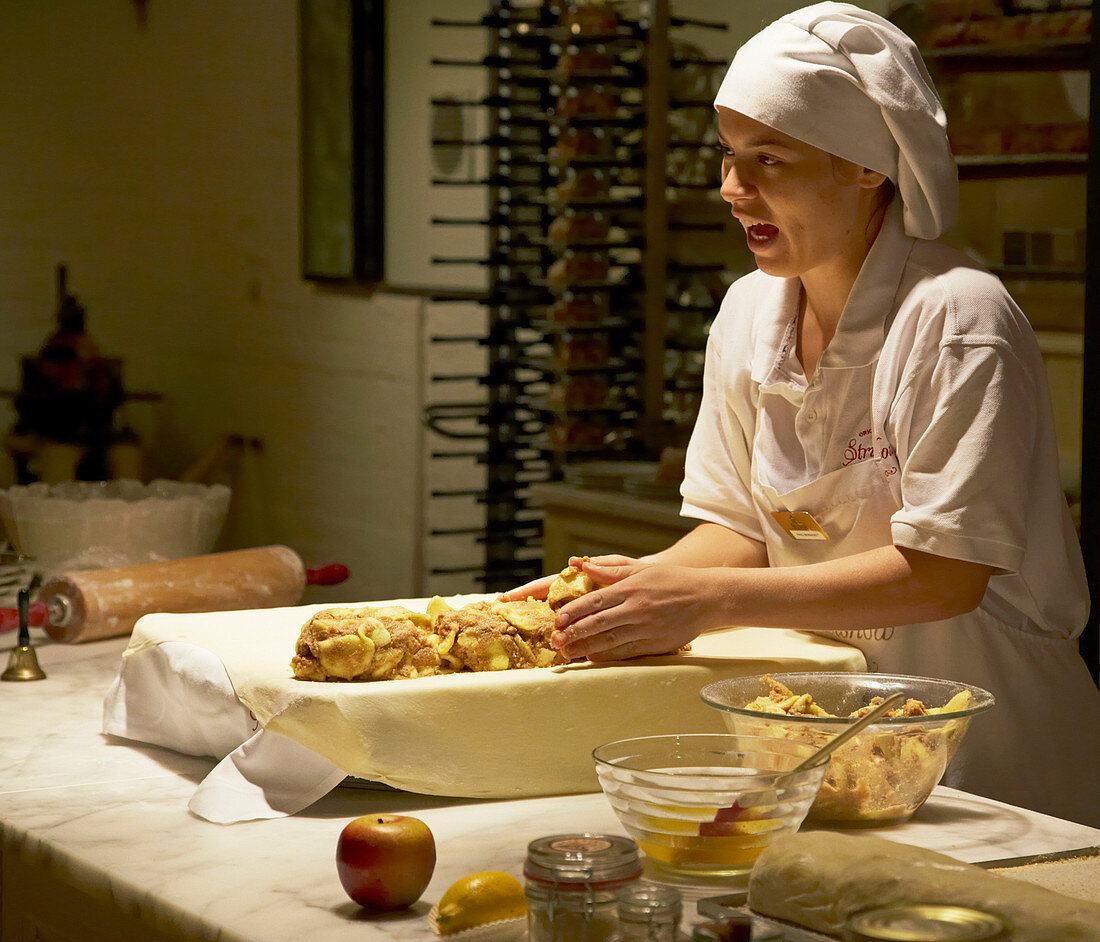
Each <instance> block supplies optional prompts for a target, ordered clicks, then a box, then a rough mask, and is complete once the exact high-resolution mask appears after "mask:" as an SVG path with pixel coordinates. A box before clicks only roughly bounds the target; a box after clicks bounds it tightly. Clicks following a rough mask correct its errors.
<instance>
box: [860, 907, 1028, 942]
mask: <svg viewBox="0 0 1100 942" xmlns="http://www.w3.org/2000/svg"><path fill="white" fill-rule="evenodd" d="M845 932H846V934H845V936H844V938H845V939H846V940H847V942H992V940H997V939H1007V938H1009V934H1008V925H1007V924H1006V923H1005V921H1004V920H1003V919H1002V918H1001V917H1000V916H997V915H994V914H993V913H988V912H984V911H983V910H980V909H971V908H969V907H967V906H949V905H943V904H939V903H916V904H912V905H897V906H880V907H876V908H875V909H865V910H863V911H862V912H858V913H856V914H855V915H853V916H851V917H850V918H849V919H848V921H847V923H845Z"/></svg>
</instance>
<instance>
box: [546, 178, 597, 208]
mask: <svg viewBox="0 0 1100 942" xmlns="http://www.w3.org/2000/svg"><path fill="white" fill-rule="evenodd" d="M610 187H611V182H610V180H609V179H608V178H607V174H605V173H603V172H601V171H599V170H580V171H574V172H570V173H569V174H568V175H567V176H566V177H565V179H564V180H562V181H561V182H560V183H558V184H557V186H552V187H551V188H550V189H549V191H548V195H549V197H550V202H551V203H565V204H568V203H572V202H576V201H579V200H581V201H583V200H605V199H607V198H608V194H609V193H610Z"/></svg>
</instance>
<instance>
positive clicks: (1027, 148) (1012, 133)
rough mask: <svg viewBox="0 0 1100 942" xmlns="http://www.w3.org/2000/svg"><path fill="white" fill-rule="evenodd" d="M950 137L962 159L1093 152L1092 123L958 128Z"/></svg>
mask: <svg viewBox="0 0 1100 942" xmlns="http://www.w3.org/2000/svg"><path fill="white" fill-rule="evenodd" d="M948 137H949V138H950V140H951V150H952V152H953V153H955V154H956V155H958V156H986V157H988V156H1000V155H1025V154H1084V153H1087V152H1088V149H1089V126H1088V122H1085V121H1079V122H1066V123H1062V124H1018V125H1013V126H1005V127H967V126H965V125H964V126H961V127H955V128H953V129H952V130H951V131H950V132H949V134H948Z"/></svg>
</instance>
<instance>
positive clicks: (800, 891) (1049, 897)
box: [749, 831, 1100, 942]
mask: <svg viewBox="0 0 1100 942" xmlns="http://www.w3.org/2000/svg"><path fill="white" fill-rule="evenodd" d="M894 903H949V904H954V905H957V906H971V907H974V908H976V909H984V910H987V911H989V912H994V913H997V914H998V915H1000V916H1002V917H1004V918H1006V919H1008V920H1009V921H1010V922H1011V923H1012V925H1013V926H1014V927H1015V931H1014V933H1013V935H1012V940H1013V942H1100V905H1097V904H1096V903H1090V902H1086V901H1085V900H1078V899H1074V898H1072V897H1069V896H1063V895H1062V894H1061V893H1055V892H1054V891H1053V890H1047V889H1044V888H1043V887H1040V886H1034V885H1032V884H1030V883H1025V882H1023V881H1022V880H1014V879H1012V878H1011V877H1002V876H998V875H997V874H994V873H990V872H989V871H987V870H983V869H982V868H981V867H977V866H975V865H973V864H968V863H962V862H961V861H958V860H955V859H953V858H951V857H947V856H945V855H943V854H938V853H936V852H934V851H930V850H925V849H924V848H921V847H913V846H911V845H908V844H899V843H896V842H894V841H887V840H883V839H882V838H878V837H869V836H865V835H848V834H836V833H833V832H826V831H818V832H808V833H805V834H792V835H790V836H789V837H785V838H781V839H780V840H777V841H776V842H775V843H774V844H772V845H771V846H770V847H768V848H766V849H765V850H764V852H763V853H762V854H761V855H760V857H759V859H758V860H757V862H756V865H755V866H754V867H753V870H752V874H751V876H750V879H749V906H750V907H751V908H752V909H753V910H755V911H756V912H758V913H761V914H762V915H765V916H772V917H774V918H777V919H784V920H786V921H788V922H793V923H796V924H797V925H800V926H805V927H807V928H809V929H814V930H816V931H818V932H827V933H834V934H838V933H839V932H840V931H841V929H842V927H843V926H844V922H845V920H846V919H847V918H848V917H849V916H850V915H852V914H853V913H855V912H858V911H859V910H861V909H867V908H869V907H871V906H889V905H892V904H894Z"/></svg>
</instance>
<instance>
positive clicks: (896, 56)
mask: <svg viewBox="0 0 1100 942" xmlns="http://www.w3.org/2000/svg"><path fill="white" fill-rule="evenodd" d="M714 104H715V106H718V105H721V106H723V107H726V108H731V109H732V110H734V111H738V112H740V113H741V114H744V115H747V116H748V117H750V118H754V119H755V120H757V121H759V122H761V123H762V124H766V125H768V127H771V128H774V129H775V130H777V131H782V132H783V133H784V134H789V135H790V136H791V137H794V138H797V139H798V140H800V141H804V142H805V143H807V144H812V145H813V146H815V147H819V148H821V149H822V150H825V151H828V152H829V153H830V154H835V155H836V156H838V157H843V158H845V159H847V160H850V161H852V162H853V163H856V164H859V166H861V167H867V168H869V169H871V170H877V171H879V172H880V173H884V174H886V175H887V176H888V177H889V178H890V179H891V180H892V181H894V184H895V186H896V187H897V191H898V194H899V195H900V197H901V202H902V205H903V219H904V222H905V231H906V233H908V234H909V235H911V236H915V237H917V238H921V239H934V238H936V237H937V236H938V235H940V234H941V233H942V232H943V231H944V230H945V229H947V228H949V227H950V226H951V225H952V223H953V222H954V221H955V215H956V212H957V210H958V201H959V181H958V171H957V169H956V167H955V161H954V158H953V157H952V155H951V149H950V147H949V145H948V142H947V119H946V117H945V116H944V112H943V105H941V104H940V100H939V96H938V95H937V94H936V90H935V87H934V86H933V84H932V79H931V77H930V76H929V74H928V70H927V68H926V67H925V65H924V61H923V60H922V59H921V57H920V53H919V52H918V51H917V47H916V46H915V45H914V43H913V41H912V40H911V39H910V38H909V37H908V36H906V35H905V33H903V32H902V31H901V30H900V29H898V28H897V27H896V26H894V24H892V23H891V22H889V21H888V20H885V19H883V18H882V17H881V16H877V15H876V14H874V13H870V12H868V11H867V10H862V9H860V8H859V7H857V6H853V5H852V4H850V3H832V2H829V3H817V4H814V5H813V6H810V7H805V8H804V9H802V10H797V11H795V12H794V13H791V14H789V15H787V16H784V17H781V18H780V19H778V20H776V21H775V22H774V23H772V24H771V25H770V26H767V27H765V28H764V29H763V30H761V31H760V32H759V33H757V34H756V35H755V36H753V37H752V39H750V40H749V41H748V42H746V43H745V44H744V45H743V46H742V47H741V48H740V49H739V50H738V51H737V55H736V56H734V59H733V63H732V64H731V65H730V68H729V71H728V72H727V73H726V77H725V79H723V81H722V85H721V87H720V88H719V89H718V95H717V96H716V97H715V99H714Z"/></svg>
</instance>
